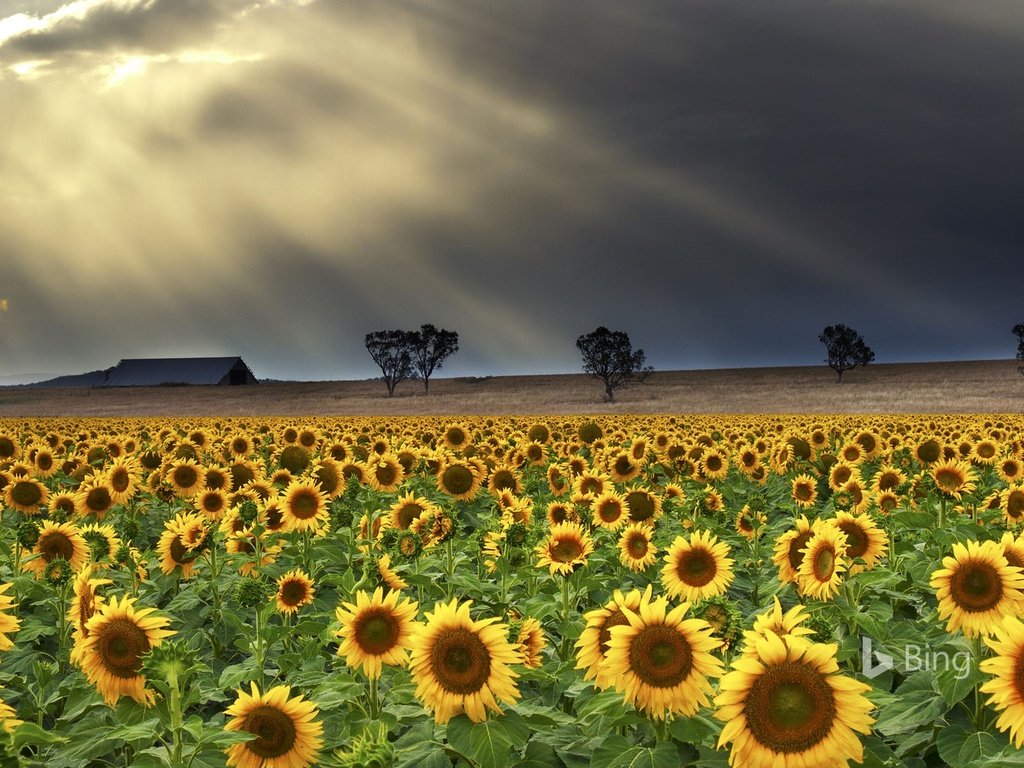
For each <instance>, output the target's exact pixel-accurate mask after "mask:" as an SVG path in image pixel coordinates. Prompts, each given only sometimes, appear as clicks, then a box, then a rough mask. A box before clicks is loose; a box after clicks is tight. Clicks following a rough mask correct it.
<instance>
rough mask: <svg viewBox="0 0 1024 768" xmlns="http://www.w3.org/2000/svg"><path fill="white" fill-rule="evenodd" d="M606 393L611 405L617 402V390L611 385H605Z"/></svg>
mask: <svg viewBox="0 0 1024 768" xmlns="http://www.w3.org/2000/svg"><path fill="white" fill-rule="evenodd" d="M604 392H605V394H606V395H608V402H609V403H614V402H615V390H614V389H612V385H611V384H605V385H604Z"/></svg>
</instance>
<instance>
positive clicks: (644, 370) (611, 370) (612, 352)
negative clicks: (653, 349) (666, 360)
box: [576, 325, 654, 402]
mask: <svg viewBox="0 0 1024 768" xmlns="http://www.w3.org/2000/svg"><path fill="white" fill-rule="evenodd" d="M576 346H577V347H578V348H579V350H580V353H581V354H582V355H583V370H584V371H586V372H587V373H589V374H591V375H593V377H594V378H595V379H600V380H601V381H602V382H604V392H605V395H606V396H607V398H608V400H609V401H610V402H614V401H615V390H616V389H619V388H621V387H625V386H628V385H630V384H632V383H634V382H636V383H640V382H643V381H644V380H645V379H646V378H647V377H648V376H649V375H650V374H651V373H652V372H653V371H654V368H653V367H652V366H649V365H648V366H645V365H644V362H645V361H646V357H645V355H644V351H643V350H642V349H638V350H636V351H635V352H634V351H633V344H632V343H631V342H630V340H629V334H627V333H626V332H625V331H609V330H608V329H607V328H605V327H604V326H603V325H602V326H599V327H598V328H596V329H594V330H593V331H591V332H590V333H587V334H584V335H582V336H580V337H579V338H578V339H576Z"/></svg>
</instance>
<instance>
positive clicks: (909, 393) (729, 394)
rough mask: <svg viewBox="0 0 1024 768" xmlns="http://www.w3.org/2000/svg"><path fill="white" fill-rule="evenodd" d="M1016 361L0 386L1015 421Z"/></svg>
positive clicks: (442, 410)
mask: <svg viewBox="0 0 1024 768" xmlns="http://www.w3.org/2000/svg"><path fill="white" fill-rule="evenodd" d="M1022 406H1024V377H1022V376H1021V375H1020V374H1019V373H1018V372H1017V363H1016V361H1013V360H987V361H975V362H955V363H902V364H877V365H871V366H869V367H867V368H862V369H857V370H855V371H851V372H848V373H847V374H846V375H845V376H844V379H843V382H842V384H837V383H836V381H835V374H834V373H833V372H832V371H831V370H829V369H828V368H826V367H825V366H823V365H822V366H813V367H792V368H744V369H722V370H705V371H661V372H656V373H655V374H654V376H652V377H651V378H650V380H649V381H648V383H646V384H643V385H641V386H634V387H631V388H629V389H624V390H620V391H619V392H618V393H617V394H616V400H615V402H614V403H608V402H605V401H604V400H603V387H602V385H601V384H600V382H598V381H597V380H595V379H592V378H590V377H589V376H586V375H584V374H563V375H549V376H502V377H493V378H489V377H484V378H450V379H443V378H439V379H435V380H432V381H431V386H430V395H429V396H424V395H423V388H422V385H421V384H419V383H417V382H404V383H402V384H400V385H399V387H398V389H397V390H396V391H395V396H394V397H393V398H388V397H387V396H386V392H385V388H384V384H383V383H382V382H380V381H323V382H287V383H285V382H281V383H268V384H260V385H258V386H254V387H152V388H148V387H138V388H125V389H56V388H54V389H37V388H29V387H4V388H0V417H3V416H302V415H339V416H343V415H344V416H362V415H427V414H436V415H444V414H487V415H505V414H573V413H1019V412H1021V410H1022Z"/></svg>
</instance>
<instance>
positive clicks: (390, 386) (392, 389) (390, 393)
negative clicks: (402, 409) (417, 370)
mask: <svg viewBox="0 0 1024 768" xmlns="http://www.w3.org/2000/svg"><path fill="white" fill-rule="evenodd" d="M386 383H387V385H388V397H394V396H395V384H397V383H398V382H395V381H388V382H386Z"/></svg>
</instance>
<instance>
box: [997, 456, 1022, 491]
mask: <svg viewBox="0 0 1024 768" xmlns="http://www.w3.org/2000/svg"><path fill="white" fill-rule="evenodd" d="M996 471H997V472H998V473H999V477H1000V479H1002V481H1003V482H1004V483H1007V484H1009V485H1013V484H1014V483H1019V482H1021V480H1024V461H1021V460H1020V459H1018V458H1017V457H1015V456H1008V457H1006V458H1005V459H1003V460H1002V461H1000V462H999V465H998V466H997V468H996Z"/></svg>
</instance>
